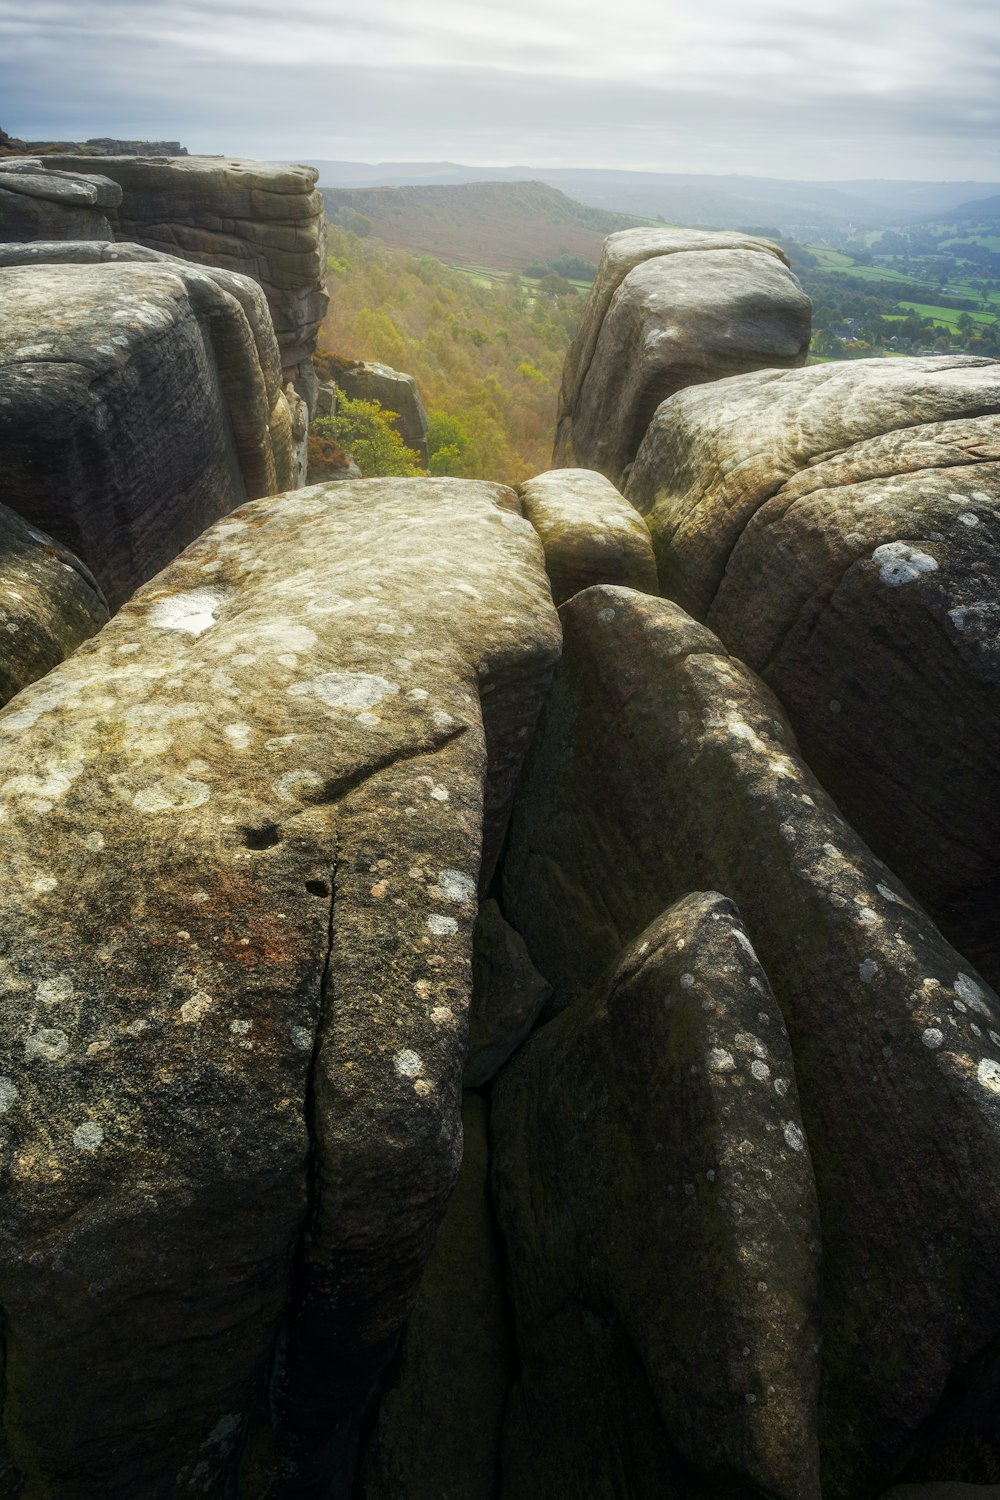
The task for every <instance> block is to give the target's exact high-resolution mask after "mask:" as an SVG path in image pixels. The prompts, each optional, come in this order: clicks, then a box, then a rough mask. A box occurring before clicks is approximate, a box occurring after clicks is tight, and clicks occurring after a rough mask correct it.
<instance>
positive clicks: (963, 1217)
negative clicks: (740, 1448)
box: [504, 587, 1000, 1497]
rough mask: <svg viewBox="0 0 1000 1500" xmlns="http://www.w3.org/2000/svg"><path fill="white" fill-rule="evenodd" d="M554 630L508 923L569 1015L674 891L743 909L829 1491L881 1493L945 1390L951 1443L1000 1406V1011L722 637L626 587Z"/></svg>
mask: <svg viewBox="0 0 1000 1500" xmlns="http://www.w3.org/2000/svg"><path fill="white" fill-rule="evenodd" d="M560 613H561V618H562V622H563V628H564V634H565V644H564V654H563V660H562V664H561V666H560V668H559V670H558V671H557V674H556V678H555V681H554V685H553V690H552V695H551V697H550V699H549V702H548V704H547V707H546V710H545V715H544V719H543V722H542V725H541V728H540V731H539V734H538V736H537V738H536V742H535V745H534V747H533V750H532V753H531V757H530V763H529V766H528V769H527V771H526V775H525V780H524V783H523V790H522V792H521V793H520V794H519V798H518V802H517V806H516V808H515V814H514V820H513V825H512V830H511V839H510V850H509V854H508V856H507V860H506V863H505V867H504V901H505V911H506V914H507V916H508V918H509V919H510V920H511V921H512V923H513V924H514V926H515V927H516V928H517V929H518V931H519V932H521V934H522V935H523V937H524V938H525V941H526V943H527V945H528V949H529V952H530V953H531V956H532V959H533V960H534V962H535V963H536V965H537V966H538V968H539V969H540V971H541V972H542V973H543V974H544V975H545V976H546V977H547V978H548V979H549V980H550V982H552V983H553V984H554V985H556V988H557V993H560V994H561V998H562V999H563V1001H566V1000H570V999H572V998H574V997H577V996H579V995H582V994H583V993H585V991H586V990H587V988H588V987H589V986H591V985H592V984H594V983H595V982H596V981H597V980H598V979H599V977H600V975H601V973H602V971H603V970H604V969H605V968H606V967H607V965H608V964H610V963H611V962H612V961H613V960H614V959H615V956H616V955H617V953H618V952H619V950H620V949H621V948H622V946H623V945H624V944H625V943H627V942H629V941H631V940H633V939H635V938H636V937H638V935H639V934H640V933H642V931H643V929H644V928H645V927H647V926H648V925H649V923H650V922H652V921H654V920H655V919H656V918H657V916H658V915H659V913H661V912H662V911H664V910H665V909H666V908H667V907H668V906H669V905H670V904H671V903H673V902H674V901H676V900H678V899H680V898H681V897H682V896H684V895H685V894H686V893H688V892H690V891H692V890H716V891H720V892H722V893H723V894H725V895H727V896H729V897H730V898H731V899H732V900H733V901H735V902H736V903H737V905H738V907H739V910H740V912H741V914H742V918H743V921H744V923H745V926H746V932H747V936H748V939H749V941H750V942H751V943H752V945H753V948H754V950H755V951H756V954H757V956H758V958H759V960H760V963H761V965H762V966H763V969H764V971H765V973H766V975H767V978H768V980H769V981H770V984H771V986H772V988H773V990H774V994H775V997H776V999H777V1002H778V1004H779V1005H780V1007H781V1011H782V1014H783V1016H784V1020H785V1024H786V1026H787V1029H788V1035H789V1038H790V1042H791V1048H792V1052H793V1055H794V1064H795V1075H796V1078H797V1081H798V1087H799V1093H800V1097H801V1108H802V1119H803V1124H804V1134H805V1138H806V1142H807V1144H808V1147H809V1150H810V1152H811V1154H812V1159H813V1163H814V1167H815V1173H816V1185H817V1193H818V1199H819V1207H820V1222H821V1225H822V1232H823V1291H822V1302H823V1309H824V1312H823V1340H822V1342H823V1389H824V1399H823V1405H822V1408H821V1423H820V1445H821V1455H822V1465H823V1487H824V1494H825V1495H828V1496H830V1497H839V1496H853V1495H857V1494H864V1493H866V1492H867V1493H870V1492H872V1491H873V1490H874V1489H875V1487H876V1486H878V1485H879V1484H884V1483H885V1482H887V1481H888V1479H890V1478H891V1477H892V1474H893V1473H894V1471H896V1470H898V1468H899V1466H900V1465H901V1464H902V1462H903V1460H904V1458H905V1456H906V1454H907V1452H908V1449H909V1447H910V1445H911V1443H912V1442H913V1439H914V1437H915V1436H916V1434H917V1433H918V1432H919V1431H920V1430H921V1428H922V1427H923V1426H924V1424H925V1423H926V1422H927V1420H928V1418H930V1417H931V1416H932V1414H933V1413H934V1412H935V1411H936V1410H937V1408H938V1407H939V1405H940V1404H941V1403H942V1401H943V1400H944V1398H945V1395H946V1392H948V1395H949V1400H954V1401H955V1402H956V1403H957V1406H958V1408H959V1415H958V1417H957V1418H956V1420H959V1421H960V1420H961V1408H962V1403H963V1402H964V1403H965V1409H966V1410H967V1411H968V1410H970V1409H974V1408H975V1402H976V1388H977V1385H978V1386H979V1387H981V1388H985V1389H986V1390H987V1391H988V1390H990V1389H992V1388H993V1387H992V1384H991V1382H992V1381H993V1380H994V1378H995V1374H994V1370H993V1363H994V1356H993V1354H992V1349H993V1347H994V1344H995V1341H996V1340H997V1338H998V1336H1000V1288H998V1285H997V1281H996V1277H995V1276H994V1274H993V1270H992V1267H993V1266H994V1265H995V1264H996V1260H997V1256H998V1254H1000V1171H998V1170H997V1168H996V1166H995V1163H996V1162H997V1160H998V1145H1000V1009H998V1002H997V1000H996V997H995V996H994V995H993V994H992V993H991V992H989V991H988V990H987V988H986V987H985V985H984V984H983V983H982V982H981V981H980V979H979V978H978V976H977V975H976V973H975V971H974V970H973V969H972V968H971V967H970V965H969V964H968V962H967V961H966V960H965V959H964V958H962V957H961V956H960V955H959V954H958V953H956V952H955V951H954V949H952V948H951V947H950V946H949V945H948V944H947V943H946V942H945V941H944V940H943V938H941V937H940V935H939V934H938V933H937V932H936V931H935V930H934V928H933V927H932V926H931V924H930V922H929V921H928V918H927V916H926V914H925V913H924V912H923V911H922V910H921V909H920V908H919V907H917V906H916V905H915V904H914V902H913V901H912V899H911V898H910V896H909V895H908V893H907V892H906V890H905V888H904V887H903V886H901V885H900V883H899V881H898V880H897V879H896V878H895V876H894V875H892V874H891V873H890V872H889V870H888V869H887V868H886V867H885V866H884V865H883V864H882V863H881V862H880V861H879V860H878V859H876V858H875V856H874V855H873V854H872V853H871V852H870V851H869V850H868V849H867V847H866V846H865V845H864V844H863V843H862V841H861V840H860V839H859V838H858V836H857V835H856V834H855V833H854V832H853V830H852V829H851V828H850V827H849V826H848V825H847V823H845V822H844V820H843V818H842V817H841V816H840V814H839V812H838V810H837V808H836V807H835V806H834V804H833V803H832V802H831V800H830V798H829V797H828V796H827V794H826V793H825V792H824V791H823V790H822V788H821V787H820V785H819V783H818V782H817V781H816V779H815V778H814V777H813V776H812V774H811V773H810V772H809V771H808V770H807V768H806V766H805V765H804V763H803V761H802V760H801V758H800V757H799V755H798V752H797V749H796V745H795V740H794V736H793V734H792V731H791V729H790V727H789V725H788V723H787V720H786V719H785V717H784V714H783V713H782V710H781V708H780V707H779V705H778V702H777V700H776V699H775V698H774V697H773V696H772V694H771V693H770V692H769V690H768V689H767V688H766V687H765V686H764V685H763V684H762V683H761V682H760V681H759V680H758V679H757V678H756V677H755V676H754V674H753V673H752V672H750V671H749V670H748V669H747V668H746V667H744V666H743V665H742V664H741V663H740V662H738V661H736V660H735V659H733V658H732V657H730V656H729V655H728V654H727V653H726V651H725V649H724V647H723V646H722V645H721V643H720V642H719V640H718V639H717V638H716V637H715V636H713V635H712V634H711V632H709V631H708V630H707V629H705V627H704V626H702V625H699V624H697V623H696V622H694V621H693V620H691V619H690V618H689V617H687V616H685V615H684V614H683V612H682V611H681V610H680V609H679V608H678V607H677V606H676V605H674V604H671V603H668V602H666V601H662V600H655V599H652V598H650V597H649V596H647V595H642V594H638V593H635V592H632V591H629V590H625V589H620V588H608V587H599V588H593V589H588V590H587V591H586V592H584V593H582V594H578V595H576V596H575V598H574V599H572V600H570V601H569V602H568V603H567V604H566V605H564V606H563V608H562V610H561V612H560ZM689 972H690V973H691V974H692V975H694V976H695V977H696V975H697V970H696V969H691V970H690V971H689ZM761 1008H762V1011H764V1012H767V1004H766V1003H764V1004H762V1007H761ZM761 1024H763V1023H761ZM754 1030H756V1028H754ZM768 1045H770V1043H769V1044H768ZM729 1050H730V1051H731V1050H732V1049H729ZM734 1058H735V1054H734ZM764 1061H766V1059H764ZM780 1076H781V1077H782V1078H783V1077H784V1074H781V1075H780ZM775 1087H776V1092H778V1093H779V1094H780V1092H781V1090H780V1086H778V1085H777V1078H776V1079H775ZM764 1279H765V1280H766V1279H767V1278H764ZM977 1360H978V1361H980V1363H979V1364H976V1363H975V1361H977ZM959 1372H961V1381H958V1380H957V1377H958V1375H959ZM953 1376H954V1377H956V1385H955V1387H954V1390H953V1392H952V1391H950V1390H949V1383H950V1381H951V1380H952V1377H953Z"/></svg>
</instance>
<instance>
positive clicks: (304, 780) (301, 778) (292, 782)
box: [272, 770, 323, 802]
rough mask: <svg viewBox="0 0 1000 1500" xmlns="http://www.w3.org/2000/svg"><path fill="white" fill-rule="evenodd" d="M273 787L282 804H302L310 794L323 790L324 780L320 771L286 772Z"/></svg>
mask: <svg viewBox="0 0 1000 1500" xmlns="http://www.w3.org/2000/svg"><path fill="white" fill-rule="evenodd" d="M272 785H273V789H274V792H275V795H276V796H278V797H280V798H281V800H282V802H301V801H303V800H304V799H305V798H306V797H308V795H309V793H310V792H320V791H322V790H323V778H322V776H320V774H319V772H318V771H309V770H301V771H286V772H285V774H284V776H279V777H278V779H277V781H275V782H273V783H272Z"/></svg>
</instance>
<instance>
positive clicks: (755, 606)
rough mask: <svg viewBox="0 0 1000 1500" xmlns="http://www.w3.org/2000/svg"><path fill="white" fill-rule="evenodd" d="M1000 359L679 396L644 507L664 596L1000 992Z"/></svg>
mask: <svg viewBox="0 0 1000 1500" xmlns="http://www.w3.org/2000/svg"><path fill="white" fill-rule="evenodd" d="M998 459H1000V363H998V362H997V361H992V360H980V359H974V358H970V357H964V356H962V357H956V358H951V359H898V360H896V359H893V360H868V361H863V362H860V363H854V364H851V365H847V366H845V365H820V366H816V367H814V368H812V369H808V370H798V371H794V372H790V373H787V374H779V373H777V372H773V371H764V372H760V373H757V374H752V375H743V376H740V377H739V378H737V379H733V380H727V381H724V382H722V383H720V384H719V385H716V386H713V387H702V388H700V389H697V390H689V391H683V392H681V393H680V394H679V395H677V396H675V397H674V398H673V400H671V401H669V402H668V403H667V404H666V405H665V406H663V407H662V408H661V409H660V411H659V412H658V413H657V415H656V419H655V421H654V423H653V425H652V427H651V428H650V431H649V434H648V436H647V439H646V441H645V443H644V444H643V447H642V450H641V451H640V454H639V457H638V459H637V461H636V465H635V468H634V470H633V474H632V479H631V483H630V485H629V496H630V498H631V499H632V500H633V501H634V502H635V503H636V504H637V505H639V506H640V508H641V509H642V510H643V511H644V513H645V514H646V517H647V520H648V521H649V524H650V528H651V530H652V533H653V537H654V544H655V547H656V551H657V558H658V562H659V568H660V579H661V583H662V585H663V590H664V592H665V593H666V594H667V595H669V596H670V597H671V598H673V599H676V600H677V601H678V602H679V603H680V604H682V605H683V606H684V608H685V609H687V610H689V611H690V612H691V613H692V614H694V615H695V616H696V617H697V618H699V619H702V620H705V621H706V622H707V623H708V624H709V626H710V627H711V628H712V630H714V631H715V632H717V634H718V635H719V636H720V637H721V638H722V639H723V640H724V641H725V643H726V644H727V646H729V648H730V649H731V650H732V651H734V652H736V653H737V654H738V655H739V656H740V657H742V658H743V659H744V660H745V661H746V662H747V663H748V665H750V666H752V667H754V668H755V669H756V670H757V671H759V672H760V673H761V674H762V676H763V677H764V679H765V680H766V681H767V682H768V683H769V684H770V686H771V687H772V688H773V689H774V690H775V692H776V693H777V694H778V696H779V698H780V699H781V701H782V703H783V705H784V707H785V708H786V710H787V712H788V715H789V717H790V719H791V721H792V724H793V725H794V727H795V731H796V734H797V735H798V737H799V740H800V743H801V744H802V747H803V752H804V754H805V757H806V759H807V760H808V762H809V764H810V766H811V767H812V769H813V770H814V771H815V772H816V774H817V775H818V776H819V778H820V780H821V781H822V782H823V784H824V786H826V788H827V789H828V791H830V792H831V793H832V794H833V796H834V797H835V798H836V800H837V801H838V803H839V804H840V806H841V808H842V810H843V811H844V813H845V814H846V815H847V817H848V819H849V820H850V821H851V822H852V823H854V825H855V826H856V827H857V828H858V830H859V831H860V832H861V833H862V834H863V836H864V837H865V839H866V840H867V841H868V842H869V843H870V844H871V845H872V847H873V848H874V849H875V850H876V851H877V852H878V853H879V854H881V855H882V857H883V858H884V859H885V860H887V862H888V863H889V864H891V865H892V867H893V869H895V870H896V872H897V873H898V874H899V875H900V876H901V877H902V878H903V879H904V881H905V882H906V883H907V884H908V885H909V886H910V888H911V889H912V890H913V891H914V893H915V894H916V895H917V896H919V898H920V899H921V901H923V902H924V903H925V904H926V905H927V906H928V907H929V909H930V911H931V912H932V914H933V916H934V918H935V920H936V921H937V922H938V923H939V925H940V926H941V928H942V930H943V931H944V932H945V933H946V934H947V936H948V937H949V938H950V939H951V941H952V942H953V943H954V944H955V946H956V947H957V948H958V949H959V950H960V951H961V952H963V953H966V954H967V956H968V957H969V958H970V959H971V960H972V961H973V962H974V963H976V964H978V966H979V967H980V968H981V969H982V971H983V972H984V973H985V974H987V976H988V977H989V979H990V980H991V982H992V983H996V982H998V981H1000V799H998V798H997V797H996V795H995V789H996V786H997V782H998V779H1000V651H998V649H997V625H998V623H1000V480H998V477H997V460H998Z"/></svg>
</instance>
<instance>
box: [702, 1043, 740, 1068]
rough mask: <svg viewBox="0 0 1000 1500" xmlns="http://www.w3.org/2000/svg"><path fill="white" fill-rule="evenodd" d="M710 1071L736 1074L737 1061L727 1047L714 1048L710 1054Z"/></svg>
mask: <svg viewBox="0 0 1000 1500" xmlns="http://www.w3.org/2000/svg"><path fill="white" fill-rule="evenodd" d="M708 1071H709V1072H710V1073H734V1072H735V1071H736V1061H735V1059H734V1057H733V1054H732V1053H731V1052H727V1051H726V1049H725V1047H713V1048H712V1049H711V1051H710V1052H709V1054H708Z"/></svg>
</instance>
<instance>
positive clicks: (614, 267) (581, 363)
mask: <svg viewBox="0 0 1000 1500" xmlns="http://www.w3.org/2000/svg"><path fill="white" fill-rule="evenodd" d="M811 312H812V308H811V303H810V301H809V298H808V297H807V296H806V295H805V293H804V292H803V290H802V288H801V287H800V286H799V283H798V282H797V280H796V279H795V277H794V276H793V275H792V273H791V271H790V270H789V269H788V262H787V260H786V259H785V257H784V255H783V254H782V252H781V251H780V250H779V249H778V247H777V246H776V245H772V244H770V243H769V242H768V241H766V240H760V239H757V238H755V237H754V236H752V235H751V236H747V235H739V234H728V233H703V232H701V231H698V230H691V229H662V230H661V229H626V230H624V231H622V232H621V233H620V234H613V235H611V236H610V237H609V239H608V240H607V241H606V243H605V248H604V254H603V255H602V258H601V264H600V266H599V267H598V272H597V277H596V279H595V281H594V285H593V288H592V290H591V293H590V298H589V300H588V303H587V308H586V311H585V313H584V318H583V322H582V324H581V327H580V331H579V333H578V334H577V337H576V339H575V340H574V343H573V346H572V348H571V349H570V351H569V354H568V355H567V357H566V364H565V366H564V369H563V383H562V391H561V395H560V404H559V416H558V423H557V431H556V445H555V452H554V456H553V462H554V463H555V464H566V463H569V462H570V461H571V458H572V461H575V462H576V463H578V464H582V465H584V466H585V467H586V468H590V469H598V470H600V472H601V473H602V474H606V475H607V477H608V478H609V479H611V480H612V481H613V482H614V483H615V484H621V483H622V481H623V478H624V476H625V473H626V471H627V469H628V466H629V465H630V464H631V462H632V460H633V459H634V457H635V455H636V452H637V450H638V448H639V445H640V443H641V442H642V439H643V436H644V434H645V431H646V428H647V427H648V425H649V423H650V421H651V420H652V417H653V414H654V412H655V411H656V408H657V407H658V406H659V404H660V402H661V401H664V400H666V398H667V397H668V396H671V395H672V394H673V393H674V392H675V391H677V390H680V389H681V388H682V387H683V386H688V385H696V384H700V383H701V382H703V381H712V380H717V379H719V378H720V377H722V376H726V375H733V374H736V373H737V372H739V371H742V370H755V369H759V368H760V367H761V366H764V365H767V366H773V365H777V366H783V367H789V366H792V365H799V364H802V363H804V361H805V357H806V353H807V351H808V347H809V330H810V319H811Z"/></svg>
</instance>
